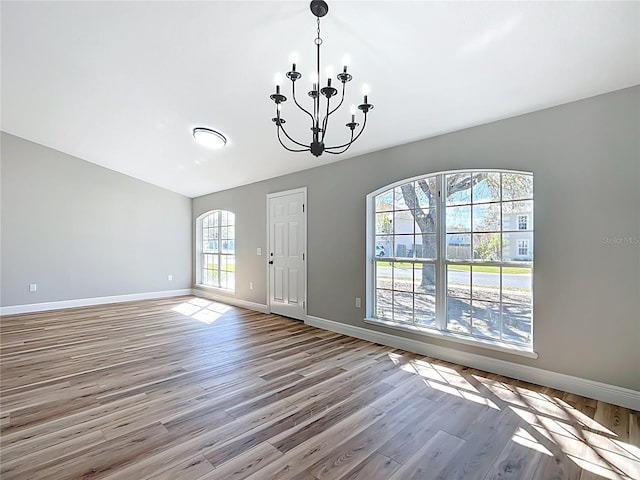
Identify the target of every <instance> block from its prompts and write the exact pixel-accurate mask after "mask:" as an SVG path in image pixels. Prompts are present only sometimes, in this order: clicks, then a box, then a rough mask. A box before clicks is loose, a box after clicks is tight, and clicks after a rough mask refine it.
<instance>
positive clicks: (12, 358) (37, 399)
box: [0, 297, 640, 480]
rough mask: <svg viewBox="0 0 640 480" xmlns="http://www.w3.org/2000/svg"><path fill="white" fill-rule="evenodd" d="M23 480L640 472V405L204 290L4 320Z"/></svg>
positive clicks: (12, 424) (8, 451) (15, 459)
mask: <svg viewBox="0 0 640 480" xmlns="http://www.w3.org/2000/svg"><path fill="white" fill-rule="evenodd" d="M0 327H1V329H0V333H1V350H0V351H1V356H0V360H1V362H2V365H1V367H2V371H1V373H2V376H1V379H0V391H1V397H0V428H1V430H0V431H1V438H0V440H1V444H0V454H1V462H0V463H1V466H0V476H1V478H2V479H3V480H10V479H16V480H18V479H48V480H51V479H55V480H65V479H133V480H143V479H155V480H158V479H172V480H174V479H179V480H218V479H224V480H227V479H229V480H241V479H250V480H268V479H278V480H281V479H295V480H324V479H336V480H338V479H340V480H356V479H361V480H387V479H390V480H411V479H416V480H417V479H420V480H424V479H443V480H452V479H510V478H513V479H518V480H526V479H541V480H550V479H577V480H587V479H593V478H610V479H638V478H640V445H639V443H640V426H639V423H640V422H639V421H640V416H639V414H638V412H634V411H630V410H627V409H625V408H621V407H617V406H615V405H609V404H606V403H603V402H598V401H595V400H590V399H588V398H583V397H578V396H576V395H572V394H568V393H565V392H560V391H556V390H552V389H548V388H543V387H539V386H535V385H530V384H526V383H523V382H519V381H516V380H511V379H507V378H504V377H499V376H497V375H493V374H488V373H485V372H481V371H478V370H473V369H471V368H465V367H461V366H459V365H453V364H449V363H446V362H443V361H438V360H435V359H432V358H427V357H421V356H418V355H415V354H412V353H407V352H404V351H400V350H395V349H392V348H389V347H384V346H380V345H375V344H372V343H369V342H365V341H361V340H357V339H353V338H350V337H346V336H342V335H338V334H334V333H331V332H327V331H323V330H318V329H315V328H312V327H309V326H306V325H304V324H303V323H301V322H299V321H295V320H290V319H286V318H283V317H278V316H274V315H266V314H262V313H257V312H252V311H249V310H243V309H240V308H234V307H228V306H225V305H221V304H219V303H215V302H211V301H208V300H204V299H198V298H194V297H178V298H171V299H162V300H149V301H140V302H128V303H120V304H111V305H102V306H95V307H87V308H74V309H68V310H57V311H49V312H41V313H31V314H22V315H12V316H5V317H3V318H2V321H1V324H0Z"/></svg>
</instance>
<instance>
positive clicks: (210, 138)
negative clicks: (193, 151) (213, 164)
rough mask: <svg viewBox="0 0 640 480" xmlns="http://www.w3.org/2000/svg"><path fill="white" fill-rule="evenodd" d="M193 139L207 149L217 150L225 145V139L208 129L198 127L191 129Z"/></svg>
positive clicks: (218, 133)
mask: <svg viewBox="0 0 640 480" xmlns="http://www.w3.org/2000/svg"><path fill="white" fill-rule="evenodd" d="M193 138H195V139H196V142H198V143H199V144H200V145H203V146H205V147H207V148H214V149H219V148H222V147H224V146H225V145H226V144H227V137H225V136H224V135H223V134H221V133H220V132H216V131H215V130H211V129H210V128H204V127H198V128H194V129H193Z"/></svg>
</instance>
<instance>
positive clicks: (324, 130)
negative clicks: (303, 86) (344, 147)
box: [320, 97, 331, 143]
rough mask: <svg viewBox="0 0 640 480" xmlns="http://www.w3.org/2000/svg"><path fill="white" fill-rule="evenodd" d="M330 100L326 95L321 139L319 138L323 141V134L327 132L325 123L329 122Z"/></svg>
mask: <svg viewBox="0 0 640 480" xmlns="http://www.w3.org/2000/svg"><path fill="white" fill-rule="evenodd" d="M330 100H331V97H327V114H326V115H325V117H324V119H323V120H322V140H320V141H321V142H323V143H324V136H325V134H326V133H327V123H328V122H329V115H331V114H330V113H329V102H330Z"/></svg>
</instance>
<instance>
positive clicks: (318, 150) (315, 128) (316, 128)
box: [270, 0, 373, 157]
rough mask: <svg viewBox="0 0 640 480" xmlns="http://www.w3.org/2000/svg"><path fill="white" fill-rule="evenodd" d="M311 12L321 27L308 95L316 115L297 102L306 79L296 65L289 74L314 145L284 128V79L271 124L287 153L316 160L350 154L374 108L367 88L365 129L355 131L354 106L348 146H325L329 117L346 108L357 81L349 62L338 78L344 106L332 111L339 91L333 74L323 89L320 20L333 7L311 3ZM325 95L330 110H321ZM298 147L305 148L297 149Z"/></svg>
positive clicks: (318, 0)
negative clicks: (325, 155) (348, 89)
mask: <svg viewBox="0 0 640 480" xmlns="http://www.w3.org/2000/svg"><path fill="white" fill-rule="evenodd" d="M310 8H311V13H313V15H314V16H315V17H316V19H317V24H318V30H317V32H318V36H317V37H316V39H315V44H316V71H315V72H314V75H313V76H314V77H315V78H313V79H312V84H313V86H312V88H311V91H310V92H309V93H308V94H309V96H310V97H311V98H312V100H313V113H311V112H310V111H309V110H307V109H305V108H303V107H302V106H300V104H299V103H298V99H297V98H296V81H297V80H300V79H301V78H302V74H301V73H300V72H298V71H296V64H295V63H294V64H293V67H292V68H291V71H290V72H287V78H288V79H289V80H291V96H292V97H293V101H294V102H295V104H296V106H297V107H298V108H299V109H300V110H302V111H303V112H305V113H306V114H307V115H309V117H310V118H311V132H312V139H311V143H310V144H309V145H307V144H304V143H301V142H298V141H296V140H294V139H293V138H291V137H290V136H289V134H288V133H287V131H286V130H285V129H284V124H285V123H286V121H285V119H284V118H282V116H281V115H280V110H281V108H282V104H283V103H284V102H286V101H287V97H285V96H284V95H282V94H281V93H280V82H281V78H280V77H281V76H280V75H276V93H274V94H272V95H271V96H270V98H271V100H273V101H274V102H275V104H276V116H275V118H272V119H271V120H272V121H273V122H274V123H275V124H276V129H277V132H278V141H279V142H280V145H282V146H283V147H284V148H285V149H286V150H289V151H290V152H311V153H312V154H313V155H315V156H316V157H319V156H320V155H322V153H323V152H327V153H332V154H340V153H344V152H346V151H347V150H348V148H349V147H350V146H351V144H352V143H353V142H355V141H356V140H357V139H358V138H359V137H360V135H362V132H363V131H364V127H365V126H366V125H367V113H368V112H369V110H371V109H372V108H373V105H371V104H370V103H368V99H367V94H368V93H369V92H368V91H367V90H366V89H364V88H363V90H364V91H363V92H362V93H363V94H364V102H363V103H362V104H360V105H359V106H358V109H359V110H360V111H362V113H363V114H364V119H363V122H362V127H361V128H360V130H359V131H358V133H357V134H356V133H355V129H356V127H358V126H359V125H360V124H359V123H356V115H355V114H356V107H355V105H353V106H351V121H350V122H349V123H346V124H345V126H346V127H347V128H348V129H349V130H351V139H350V140H349V141H348V142H347V143H343V144H342V145H335V146H332V147H327V146H325V144H324V137H325V134H326V133H327V126H328V123H329V116H330V115H331V114H332V113H334V112H335V111H336V110H338V109H339V108H340V107H341V106H342V103H343V102H344V93H345V88H346V85H347V82H349V81H351V79H352V78H353V77H352V76H351V75H350V74H349V73H347V65H346V62H344V63H345V65H344V68H343V70H342V72H341V73H339V74H338V75H337V76H336V78H337V79H338V81H340V82H341V83H342V96H341V98H340V103H338V106H337V107H335V108H333V110H332V109H331V108H330V106H329V103H330V101H331V97H333V96H335V95H337V94H338V90H336V89H335V88H334V87H332V86H331V80H332V79H331V77H332V76H333V73H327V77H328V78H327V85H326V86H325V87H322V88H320V45H322V38H320V17H324V16H325V15H326V14H327V12H329V6H328V5H327V2H325V1H323V0H313V1H312V2H311V5H310ZM321 95H322V96H323V97H325V98H326V99H327V106H326V109H324V108H321V106H320V96H321ZM322 112H324V118H321V117H322ZM281 131H282V133H284V135H285V137H287V140H288V142H287V143H289V144H290V145H293V146H294V148H290V147H288V146H287V145H285V143H284V142H283V141H282V138H281V135H280V132H281ZM295 145H297V146H299V147H303V148H296V147H295Z"/></svg>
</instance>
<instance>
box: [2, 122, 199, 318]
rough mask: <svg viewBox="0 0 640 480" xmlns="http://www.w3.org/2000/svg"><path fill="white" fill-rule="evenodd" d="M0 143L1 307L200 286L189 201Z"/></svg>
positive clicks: (74, 161)
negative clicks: (195, 280)
mask: <svg viewBox="0 0 640 480" xmlns="http://www.w3.org/2000/svg"><path fill="white" fill-rule="evenodd" d="M1 140H2V170H1V172H2V194H1V195H2V196H1V201H2V211H1V215H2V217H1V218H2V222H1V227H2V233H1V241H2V244H1V255H2V257H1V258H2V266H1V272H0V274H1V280H2V287H1V290H0V294H1V305H2V306H10V305H23V304H31V303H41V302H52V301H60V300H71V299H82V298H92V297H103V296H110V295H124V294H132V293H146V292H155V291H165V290H175V289H184V288H191V274H192V272H191V248H192V247H191V243H192V242H191V199H190V198H188V197H184V196H182V195H178V194H176V193H173V192H169V191H167V190H164V189H162V188H159V187H155V186H153V185H150V184H148V183H145V182H142V181H140V180H136V179H134V178H131V177H128V176H126V175H123V174H120V173H117V172H114V171H112V170H108V169H106V168H103V167H99V166H97V165H95V164H92V163H89V162H86V161H84V160H81V159H78V158H75V157H72V156H69V155H66V154H64V153H61V152H59V151H56V150H52V149H50V148H47V147H43V146H42V145H38V144H35V143H32V142H29V141H27V140H24V139H22V138H19V137H15V136H12V135H9V134H6V133H4V132H3V133H2V138H1ZM169 274H171V275H173V280H172V281H168V280H167V276H168V275H169ZM30 283H36V284H37V285H38V291H37V292H33V293H31V292H29V284H30Z"/></svg>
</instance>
